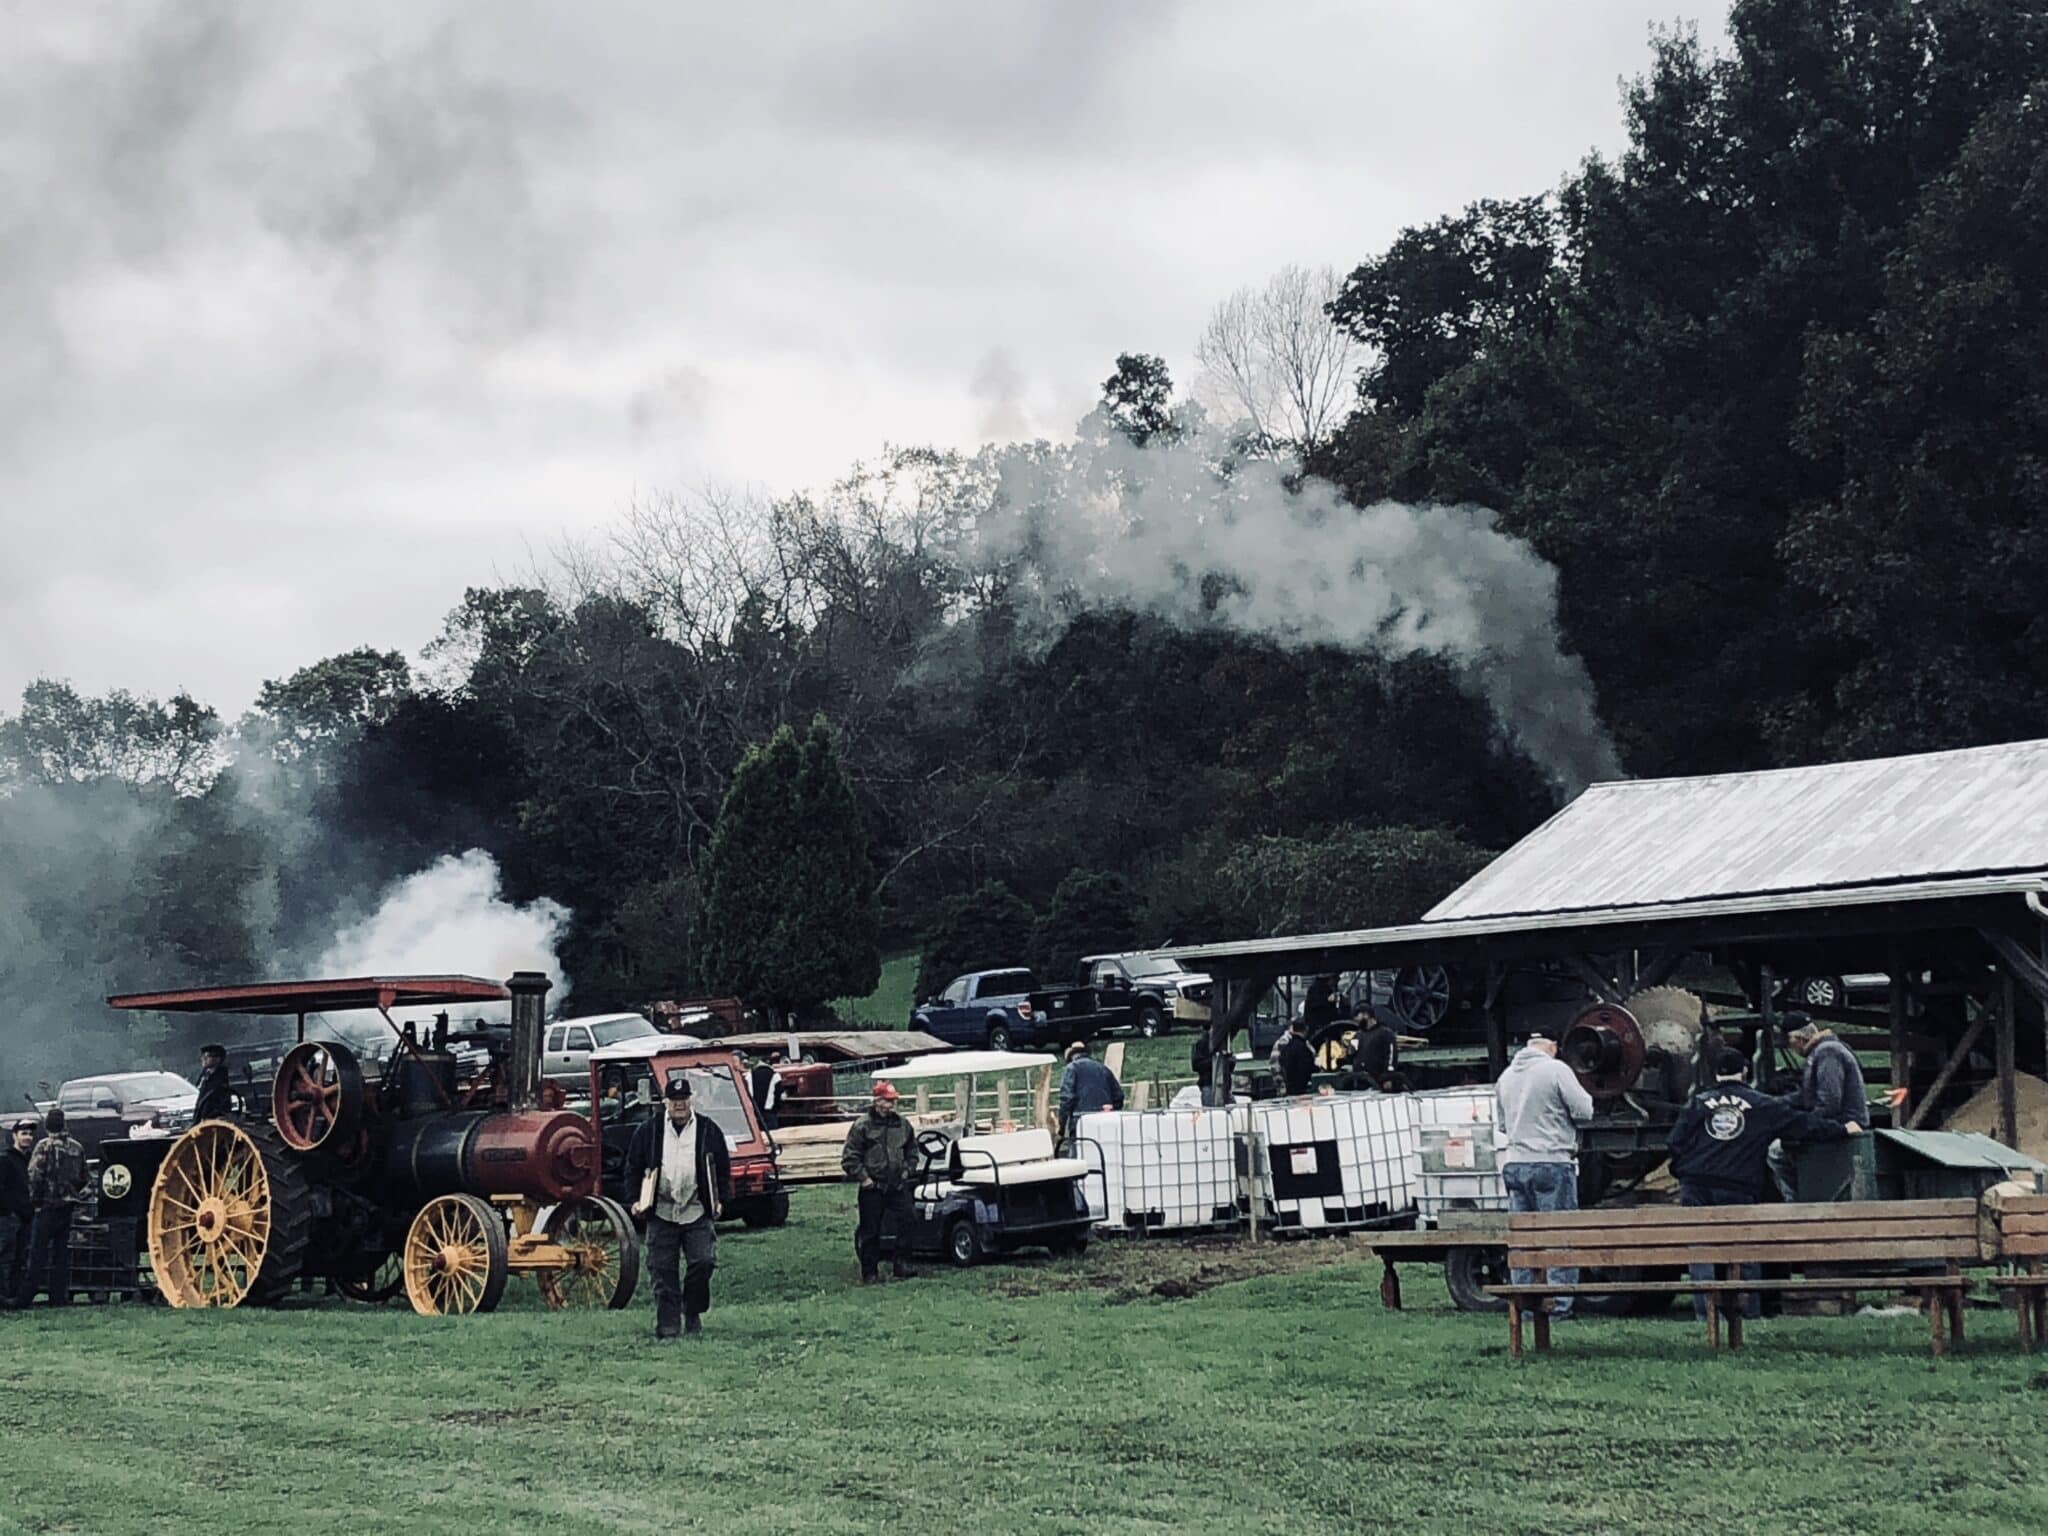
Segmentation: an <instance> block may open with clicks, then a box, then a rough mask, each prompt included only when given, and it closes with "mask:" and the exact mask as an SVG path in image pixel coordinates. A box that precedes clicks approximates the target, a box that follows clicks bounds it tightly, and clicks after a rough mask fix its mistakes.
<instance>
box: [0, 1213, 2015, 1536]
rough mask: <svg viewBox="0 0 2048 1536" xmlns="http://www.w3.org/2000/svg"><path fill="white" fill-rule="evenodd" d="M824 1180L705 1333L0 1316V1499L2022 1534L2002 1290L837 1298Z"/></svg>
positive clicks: (1356, 1286)
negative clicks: (1831, 1308) (1494, 1308)
mask: <svg viewBox="0 0 2048 1536" xmlns="http://www.w3.org/2000/svg"><path fill="white" fill-rule="evenodd" d="M850 1205H851V1202H850V1200H849V1199H848V1197H847V1192H846V1191H845V1190H842V1189H836V1188H834V1189H813V1190H805V1191H800V1192H799V1195H798V1198H797V1201H796V1210H795V1215H794V1217H793V1220H792V1224H791V1225H790V1226H789V1227H788V1228H786V1229H784V1230H782V1231H777V1232H764V1233H749V1232H744V1231H734V1232H732V1233H731V1234H730V1235H728V1236H726V1237H724V1238H722V1239H721V1244H720V1265H721V1267H720V1270H719V1274H718V1280H717V1304H716V1307H715V1309H714V1311H713V1312H712V1313H711V1315H710V1318H709V1332H708V1334H707V1336H706V1337H705V1338H704V1339H702V1340H701V1341H692V1342H687V1343H681V1344H675V1345H665V1346H662V1347H659V1348H656V1347H655V1346H653V1345H652V1344H651V1343H650V1342H649V1337H648V1336H649V1332H650V1328H651V1305H650V1302H649V1299H648V1297H647V1295H646V1294H645V1291H644V1288H643V1294H642V1296H641V1297H640V1298H639V1299H637V1300H636V1302H635V1303H634V1305H633V1306H632V1307H631V1308H630V1309H629V1310H627V1311H625V1312H622V1313H580V1314H573V1315H550V1314H548V1313H545V1312H543V1311H541V1310H539V1309H538V1308H537V1306H535V1305H534V1304H533V1303H532V1301H531V1299H530V1298H531V1296H532V1290H531V1287H530V1284H528V1283H526V1282H520V1281H515V1282H514V1283H513V1289H512V1291H511V1292H510V1293H508V1306H507V1308H506V1309H505V1310H501V1311H500V1312H498V1313H497V1314H495V1315H492V1316H488V1317H475V1318H466V1319H448V1320H430V1319H424V1318H417V1317H414V1316H413V1315H412V1314H411V1313H410V1312H409V1311H405V1310H403V1309H402V1308H389V1309H380V1310H370V1309H364V1308H358V1307H353V1306H349V1305H346V1304H341V1303H320V1304H306V1305H303V1306H293V1307H287V1308H284V1309H282V1310H278V1311H275V1312H263V1313H259V1312H235V1313H174V1312H169V1311H166V1310H163V1309H160V1308H145V1307H138V1306H126V1307H111V1308H84V1307H80V1308H74V1309H72V1310H71V1311H70V1312H68V1313H65V1314H55V1313H47V1312H45V1313H40V1314H30V1315H8V1316H4V1317H0V1340H4V1345H0V1349H4V1366H0V1371H4V1378H5V1386H4V1397H0V1403H4V1414H5V1431H4V1434H0V1487H4V1488H6V1489H7V1490H8V1493H9V1498H8V1500H7V1501H6V1502H5V1503H4V1504H0V1530H5V1531H10V1532H11V1531H76V1532H86V1533H93V1536H120V1533H125V1532H159V1531H179V1532H186V1531H206V1532H209V1533H216V1536H226V1533H238V1532H271V1531H279V1532H283V1531H289V1532H293V1533H297V1536H320V1533H329V1532H332V1533H347V1536H365V1533H373V1532H414V1533H418V1532H444V1531H445V1532H464V1533H475V1532H481V1531H490V1530H508V1531H519V1532H603V1531H675V1530H689V1531H719V1532H733V1533H751V1532H777V1533H782V1532H788V1531H793V1530H801V1531H807V1532H808V1531H865V1530H885V1531H890V1532H898V1533H901V1532H926V1531H948V1532H951V1531H975V1532H1011V1531H1015V1532H1048V1531H1075V1532H1169V1531H1171V1532H1185V1531H1211V1530H1214V1531H1247V1532H1275V1533H1280V1532H1286V1533H1320V1532H1330V1533H1338V1532H1344V1533H1351V1532H1359V1531H1367V1530H1379V1529H1389V1530H1400V1531H1403V1532H1417V1533H1425V1532H1427V1533H1434V1532H1443V1533H1458V1536H1464V1533H1471V1532H1487V1533H1492V1532H1528V1533H1536V1532H1542V1533H1559V1536H1562V1533H1568V1532H1569V1533H1578V1532H1634V1531H1644V1532H1659V1533H1666V1532H1685V1531H1687V1530H1688V1529H1691V1530H1697V1531H1700V1532H1703V1533H1722V1532H1745V1533H1746V1532H1778V1531H1783V1532H1791V1533H1797V1536H1825V1533H1829V1532H1837V1531H1840V1532H1850V1531H1854V1532H1858V1533H1860V1536H1873V1533H1878V1536H1881V1533H1900V1536H1921V1533H1928V1532H1941V1531H1959V1532H1960V1531H1969V1532H1974V1533H1993V1532H2012V1533H2015V1536H2017V1533H2022V1532H2025V1533H2038V1532H2040V1531H2041V1530H2043V1529H2048V1372H2044V1370H2043V1368H2042V1365H2041V1364H2040V1362H2038V1361H2035V1360H2029V1359H2027V1358H2024V1357H2022V1356H2020V1355H2019V1354H2018V1353H2017V1351H2016V1350H2015V1348H2014V1346H2013V1343H2012V1339H2013V1329H2012V1324H2011V1321H2010V1319H2009V1318H2007V1317H2003V1316H1998V1315H1994V1314H1989V1313H1979V1314H1977V1315H1974V1316H1973V1317H1972V1319H1971V1322H1972V1324H1973V1327H1972V1333H1973V1335H1974V1338H1973V1342H1972V1343H1971V1344H1970V1345H1969V1346H1968V1347H1967V1348H1966V1349H1965V1350H1964V1352H1963V1353H1962V1354H1961V1355H1960V1356H1958V1357H1956V1358H1952V1359H1950V1360H1948V1361H1945V1362H1942V1363H1939V1364H1936V1363H1934V1362H1932V1361H1931V1360H1930V1359H1929V1358H1928V1357H1927V1354H1926V1351H1925V1344H1924V1339H1925V1328H1924V1327H1923V1326H1922V1325H1921V1324H1920V1323H1919V1322H1918V1321H1917V1320H1914V1319H1851V1320H1821V1319H1814V1320H1802V1321H1798V1322H1792V1321H1783V1322H1767V1323H1764V1324H1761V1325H1758V1326H1756V1327H1755V1328H1754V1330H1753V1334H1752V1338H1753V1343H1752V1345H1751V1347H1750V1348H1748V1349H1747V1350H1745V1352H1744V1353H1743V1354H1742V1355H1741V1356H1740V1357H1736V1358H1726V1357H1723V1358H1709V1357H1707V1356H1706V1355H1705V1354H1704V1352H1703V1350H1702V1349H1701V1347H1700V1345H1699V1342H1698V1340H1697V1338H1696V1336H1695V1334H1694V1331H1693V1329H1692V1327H1691V1326H1690V1324H1689V1323H1686V1322H1681V1321H1680V1320H1679V1319H1678V1317H1677V1315H1676V1314H1674V1315H1673V1318H1672V1319H1671V1320H1670V1321H1667V1322H1629V1323H1617V1322H1586V1323H1579V1324H1574V1325H1570V1327H1569V1329H1568V1330H1567V1329H1560V1330H1559V1333H1560V1343H1559V1347H1558V1349H1557V1351H1556V1352H1555V1353H1554V1354H1553V1355H1552V1356H1551V1357H1549V1358H1546V1359H1540V1360H1537V1359H1531V1360H1528V1361H1525V1362H1523V1363H1522V1364H1520V1365H1512V1364H1510V1363H1509V1361H1508V1360H1507V1359H1506V1358H1505V1350H1504V1342H1505V1341H1504V1334H1505V1328H1504V1325H1503V1324H1502V1323H1501V1321H1500V1320H1499V1319H1498V1318H1491V1317H1468V1316H1461V1315H1459V1314H1456V1313H1453V1312H1451V1311H1449V1310H1448V1309H1447V1304H1446V1303H1445V1302H1444V1300H1443V1298H1442V1295H1441V1291H1440V1290H1439V1288H1438V1287H1436V1286H1434V1285H1432V1284H1429V1283H1427V1280H1428V1277H1427V1275H1426V1272H1424V1271H1422V1270H1420V1269H1417V1270H1413V1271H1411V1272H1410V1275H1409V1283H1408V1290H1409V1292H1410V1310H1409V1311H1407V1312H1405V1313H1402V1314H1398V1315H1396V1314H1389V1313H1386V1312H1384V1311H1382V1310H1381V1308H1380V1305H1379V1302H1378V1299H1377V1268H1376V1266H1373V1265H1369V1264H1368V1263H1366V1262H1365V1261H1364V1260H1363V1256H1362V1255H1361V1254H1360V1252H1359V1250H1358V1248H1357V1246H1356V1244H1355V1243H1346V1242H1343V1241H1338V1240H1331V1239H1323V1240H1316V1241H1309V1242H1297V1243H1291V1244H1288V1243H1283V1244H1273V1243H1267V1244H1264V1245H1262V1247H1261V1248H1259V1249H1258V1250H1256V1251H1250V1250H1247V1249H1245V1248H1244V1247H1243V1246H1242V1245H1237V1246H1234V1247H1226V1246H1224V1245H1221V1244H1213V1243H1212V1244H1210V1245H1207V1246H1204V1247H1201V1248H1191V1247H1189V1246H1187V1245H1185V1244H1181V1243H1172V1242H1150V1243H1140V1242H1133V1241H1127V1240H1119V1241H1099V1242H1097V1243H1096V1244H1095V1245H1094V1247H1093V1248H1092V1249H1091V1251H1090V1253H1089V1255H1088V1256H1087V1257H1086V1258H1085V1259H1082V1260H1064V1261H1060V1262H1057V1263H1055V1262H1052V1261H1049V1260H1028V1261H1025V1262H1021V1263H1017V1264H1009V1265H990V1266H986V1267H983V1268H980V1269H977V1270H974V1271H971V1272H961V1271H955V1270H940V1269H934V1270H929V1271H927V1273H926V1274H925V1275H924V1276H923V1277H921V1278H919V1279H917V1280H913V1281H909V1282H906V1283H903V1284H898V1285H889V1286H882V1287H876V1288H873V1289H860V1288H858V1287H855V1286H853V1285H852V1284H851V1283H850V1282H851V1281H852V1279H853V1276H854V1272H855V1266H854V1263H853V1257H852V1253H851V1251H850V1244H849V1242H848V1233H849V1231H850V1228H851V1211H850ZM1261 1270H1277V1271H1279V1272H1274V1273H1263V1274H1262V1273H1260V1271H1261ZM1236 1275H1247V1276H1249V1278H1242V1279H1232V1278H1231V1277H1232V1276H1236ZM1162 1278H1163V1279H1167V1280H1177V1281H1178V1282H1179V1284H1178V1285H1177V1286H1176V1285H1169V1286H1168V1289H1170V1290H1185V1291H1188V1292H1191V1293H1192V1294H1189V1295H1187V1296H1185V1297H1184V1298H1183V1299H1171V1300H1169V1299H1162V1298H1161V1297H1160V1296H1158V1295H1156V1294H1155V1293H1154V1291H1153V1286H1154V1285H1155V1284H1156V1283H1158V1282H1159V1281H1160V1280H1161V1279H1162ZM1219 1282H1228V1283H1219ZM512 1298H517V1303H516V1304H514V1302H513V1300H512Z"/></svg>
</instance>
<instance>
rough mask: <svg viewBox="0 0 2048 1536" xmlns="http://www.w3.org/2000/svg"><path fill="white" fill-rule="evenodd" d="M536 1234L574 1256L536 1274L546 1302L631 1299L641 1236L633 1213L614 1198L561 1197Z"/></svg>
mask: <svg viewBox="0 0 2048 1536" xmlns="http://www.w3.org/2000/svg"><path fill="white" fill-rule="evenodd" d="M540 1235H541V1236H542V1237H543V1238H545V1239H546V1240H547V1241H548V1242H551V1243H558V1244H560V1245H561V1246H562V1247H564V1248H567V1249H568V1250H569V1251H570V1253H571V1254H573V1255H574V1256H575V1259H576V1263H575V1264H574V1266H573V1267H571V1268H569V1269H553V1270H548V1271H546V1272H545V1273H543V1274H541V1275H540V1276H539V1279H540V1293H541V1295H542V1296H544V1297H546V1298H547V1304H548V1305H549V1306H551V1307H555V1308H562V1307H609V1308H610V1309H611V1310H613V1311H614V1312H616V1311H618V1310H619V1309H620V1308H622V1307H624V1306H625V1305H626V1303H627V1302H629V1301H631V1300H632V1299H633V1292H634V1291H635V1290H637V1289H638V1288H639V1285H640V1239H639V1236H638V1235H637V1234H636V1233H635V1232H634V1231H633V1222H632V1218H630V1217H629V1216H627V1215H626V1212H625V1208H624V1207H623V1206H621V1205H620V1204H619V1203H618V1201H616V1200H607V1199H605V1198H603V1197H602V1196H596V1197H593V1198H591V1199H588V1200H564V1201H563V1202H562V1203H561V1204H560V1205H558V1206H556V1207H555V1208H554V1209H553V1210H551V1211H549V1212H548V1215H547V1220H545V1221H544V1222H542V1223H541V1228H540Z"/></svg>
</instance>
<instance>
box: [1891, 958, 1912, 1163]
mask: <svg viewBox="0 0 2048 1536" xmlns="http://www.w3.org/2000/svg"><path fill="white" fill-rule="evenodd" d="M1890 964H1891V986H1890V987H1889V988H1888V989H1887V990H1888V991H1889V992H1890V994H1891V1016H1892V1018H1891V1024H1892V1089H1893V1091H1894V1092H1898V1091H1900V1090H1904V1091H1905V1092H1906V1094H1907V1097H1906V1098H1903V1099H1900V1100H1899V1101H1898V1102H1897V1103H1896V1104H1894V1105H1893V1106H1892V1124H1893V1125H1898V1124H1900V1123H1902V1122H1904V1121H1905V1120H1906V1118H1907V1116H1908V1114H1909V1113H1910V1111H1911V1108H1912V1105H1911V1094H1912V1087H1913V1053H1912V1052H1911V1051H1910V1050H1908V1049H1907V1048H1906V978H1905V977H1904V976H1902V975H1900V974H1899V956H1898V952H1897V951H1896V950H1894V951H1893V952H1892V956H1891V961H1890Z"/></svg>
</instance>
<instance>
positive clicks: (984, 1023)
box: [910, 971, 1061, 1051]
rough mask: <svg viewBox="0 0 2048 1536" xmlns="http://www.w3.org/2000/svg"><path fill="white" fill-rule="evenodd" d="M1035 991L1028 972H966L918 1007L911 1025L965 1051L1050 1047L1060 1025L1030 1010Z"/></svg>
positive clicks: (911, 1019)
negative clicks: (1026, 1046)
mask: <svg viewBox="0 0 2048 1536" xmlns="http://www.w3.org/2000/svg"><path fill="white" fill-rule="evenodd" d="M1036 987H1037V982H1036V980H1035V979H1034V978H1033V977H1032V974H1031V973H1030V972H1029V971H970V972H969V973H968V974H967V975H965V976H955V977H954V978H953V980H952V981H951V982H950V983H948V984H947V987H946V990H945V991H943V992H941V993H940V994H939V995H938V996H937V997H935V998H933V999H932V1000H931V1001H930V1002H926V1003H920V1004H918V1006H917V1008H916V1009H915V1010H913V1011H912V1013H911V1015H910V1027H911V1028H912V1029H920V1030H923V1031H924V1032H925V1033H926V1034H928V1035H937V1036H938V1037H939V1038H940V1039H941V1040H944V1041H945V1042H946V1043H947V1044H949V1045H958V1046H966V1047H968V1048H970V1049H979V1048H981V1047H984V1046H985V1047H987V1048H988V1049H989V1050H992V1051H1006V1050H1009V1049H1010V1048H1011V1047H1013V1046H1022V1045H1046V1044H1051V1043H1053V1042H1055V1041H1057V1040H1059V1039H1060V1037H1061V1030H1060V1026H1059V1025H1057V1024H1055V1023H1054V1022H1053V1021H1052V1020H1050V1019H1048V1018H1046V1017H1044V1016H1043V1015H1042V1014H1041V1013H1040V1012H1039V1010H1038V1009H1036V1008H1034V1007H1033V1006H1032V1004H1031V994H1032V992H1033V991H1034V990H1035V989H1036Z"/></svg>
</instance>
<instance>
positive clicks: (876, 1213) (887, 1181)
mask: <svg viewBox="0 0 2048 1536" xmlns="http://www.w3.org/2000/svg"><path fill="white" fill-rule="evenodd" d="M917 1162H918V1156H917V1132H916V1131H915V1130H913V1129H912V1128H911V1124H910V1122H909V1121H908V1120H906V1119H904V1118H903V1116H902V1115H900V1114H898V1113H897V1111H896V1087H895V1085H894V1084H893V1083H887V1082H882V1083H877V1084H875V1097H874V1102H873V1103H872V1104H870V1105H869V1106H868V1112H867V1113H866V1114H864V1115H862V1116H861V1117H860V1118H859V1119H858V1120H856V1121H854V1122H853V1124H852V1125H851V1126H849V1127H848V1128H847V1132H846V1146H845V1148H844V1149H843V1150H842V1151H841V1152H840V1154H839V1166H840V1167H841V1168H842V1169H843V1170H844V1171H845V1173H846V1176H847V1177H848V1178H849V1179H853V1180H855V1181H856V1182H858V1184H859V1185H860V1193H859V1194H858V1196H857V1197H856V1198H857V1199H858V1200H859V1202H860V1219H859V1221H858V1223H857V1224H856V1225H855V1227H854V1229H853V1251H854V1253H855V1254H856V1255H857V1256H858V1257H859V1259H860V1283H861V1284H862V1285H873V1284H874V1283H875V1282H876V1281H877V1280H879V1279H881V1278H882V1259H883V1257H884V1256H886V1257H887V1258H888V1260H889V1271H890V1273H891V1274H893V1275H894V1276H895V1277H896V1278H897V1279H898V1280H907V1279H909V1278H910V1276H911V1274H912V1271H911V1268H910V1265H909V1263H908V1262H907V1261H906V1259H905V1257H904V1251H903V1247H902V1244H903V1242H904V1240H905V1238H906V1236H907V1234H908V1232H909V1227H910V1219H911V1212H910V1189H911V1180H912V1178H913V1176H914V1174H915V1173H916V1170H917Z"/></svg>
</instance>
